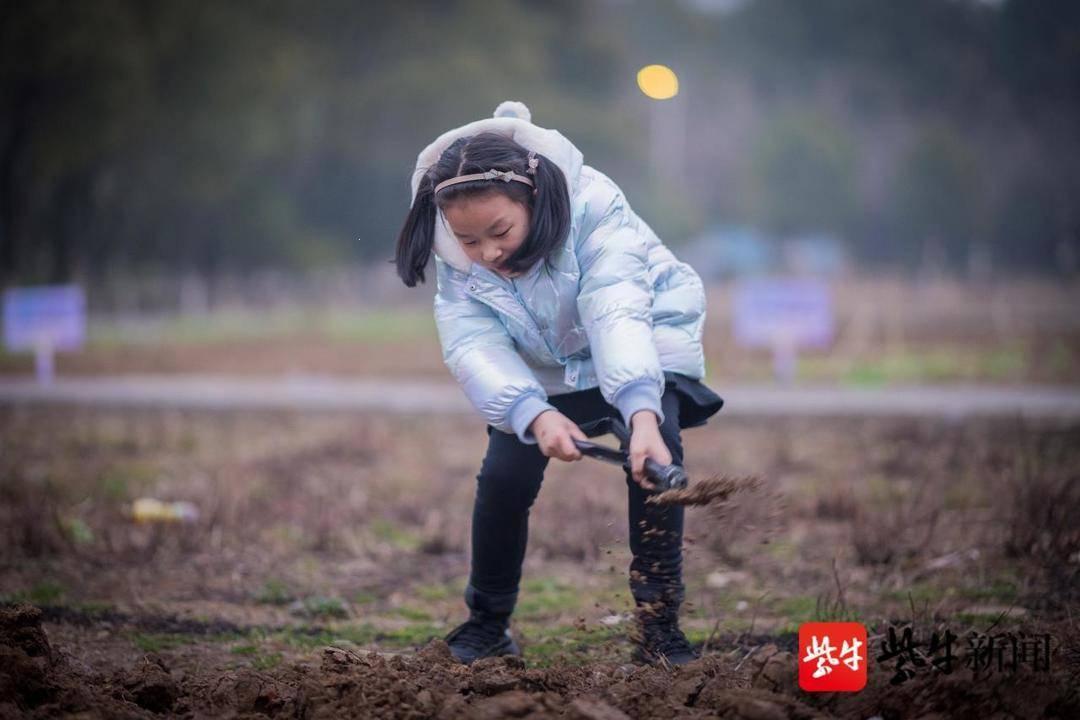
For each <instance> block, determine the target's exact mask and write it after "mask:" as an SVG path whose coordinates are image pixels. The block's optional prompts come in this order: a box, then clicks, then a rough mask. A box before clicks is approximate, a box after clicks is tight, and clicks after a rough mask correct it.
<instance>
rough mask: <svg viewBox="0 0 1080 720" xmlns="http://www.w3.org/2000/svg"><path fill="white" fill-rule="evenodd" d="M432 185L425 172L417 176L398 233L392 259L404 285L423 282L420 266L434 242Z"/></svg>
mask: <svg viewBox="0 0 1080 720" xmlns="http://www.w3.org/2000/svg"><path fill="white" fill-rule="evenodd" d="M434 190H435V185H434V182H433V181H432V179H431V177H430V176H429V175H427V174H425V175H424V177H422V178H421V179H420V185H419V187H417V189H416V199H415V200H413V204H412V207H411V208H409V214H408V216H407V217H406V218H405V225H404V227H402V228H401V234H400V235H398V241H397V252H396V254H395V258H394V262H395V263H396V265H397V274H398V277H400V278H401V281H402V282H404V283H405V285H406V286H408V287H416V283H417V282H418V281H419V282H424V268H425V267H427V264H428V260H429V259H430V258H431V249H432V246H433V245H434V243H435V217H436V209H435V192H434Z"/></svg>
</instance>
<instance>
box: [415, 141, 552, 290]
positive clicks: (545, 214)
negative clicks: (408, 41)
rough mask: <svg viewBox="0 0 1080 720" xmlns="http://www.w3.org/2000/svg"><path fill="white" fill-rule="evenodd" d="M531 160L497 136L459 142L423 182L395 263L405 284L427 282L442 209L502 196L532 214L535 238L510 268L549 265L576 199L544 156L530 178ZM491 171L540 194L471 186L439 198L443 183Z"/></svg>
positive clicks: (481, 183) (504, 185) (492, 183)
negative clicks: (512, 174) (528, 181)
mask: <svg viewBox="0 0 1080 720" xmlns="http://www.w3.org/2000/svg"><path fill="white" fill-rule="evenodd" d="M528 157H529V150H528V149H527V148H525V147H522V146H521V145H519V144H518V143H516V142H514V141H513V140H511V139H510V138H508V137H505V136H503V135H499V134H497V133H492V132H482V133H477V134H476V135H472V136H470V137H464V138H458V139H457V140H455V141H454V143H453V144H452V145H451V146H450V147H448V148H447V149H446V150H445V151H444V152H443V154H442V156H441V157H439V161H438V162H437V163H435V164H434V165H432V166H431V167H429V168H428V169H427V172H425V173H424V176H423V177H422V178H420V185H419V186H418V188H417V190H416V199H415V200H413V204H412V207H411V208H410V209H409V215H408V217H406V218H405V225H404V227H402V228H401V234H400V235H398V241H397V254H396V258H395V262H396V263H397V273H398V276H399V277H400V278H401V280H402V282H404V283H405V284H406V285H407V286H409V287H414V286H415V285H416V283H417V281H419V282H424V268H425V267H426V266H427V263H428V260H429V259H430V257H431V251H432V246H433V244H434V240H435V219H436V208H438V209H439V210H444V209H445V208H446V207H447V206H448V205H450V204H452V203H453V202H454V201H455V200H461V199H464V198H474V197H484V196H487V195H494V194H496V193H501V194H503V195H505V196H507V197H508V198H510V199H511V200H513V201H514V202H517V203H520V204H521V205H524V206H525V208H526V209H527V210H528V211H529V232H528V234H527V235H526V236H525V241H524V242H523V243H522V244H521V247H520V248H518V250H517V252H515V253H514V254H513V255H511V256H510V257H509V258H508V259H507V261H506V268H507V269H508V270H511V271H513V272H524V271H525V270H528V269H529V268H531V267H532V266H533V265H534V264H535V263H536V262H537V261H539V260H541V259H543V260H546V259H547V258H548V255H550V253H551V252H552V250H554V249H555V248H557V247H559V246H560V245H561V244H562V242H563V240H564V239H565V238H566V233H567V232H569V230H570V193H569V191H568V190H567V186H566V177H565V176H564V175H563V173H562V170H560V169H559V168H558V166H557V165H555V163H553V162H552V161H551V160H548V159H547V158H546V157H545V156H543V155H541V154H540V153H537V154H536V157H538V158H539V159H540V163H539V165H538V166H537V168H536V175H532V176H529V175H526V172H525V171H526V169H527V168H528ZM491 169H495V170H500V171H503V172H505V171H507V170H510V171H511V172H515V173H517V174H519V175H525V176H526V177H532V179H533V183H534V184H535V186H536V188H535V189H536V194H535V195H534V194H533V188H531V187H529V186H528V185H526V184H525V183H523V182H517V181H511V182H505V181H503V180H469V181H466V182H462V183H457V184H456V185H450V186H449V187H446V188H444V189H443V190H441V191H439V195H438V197H435V196H434V195H435V194H434V190H435V187H436V186H437V185H438V184H439V183H441V182H442V181H443V180H449V179H450V178H455V177H458V176H459V175H469V174H472V173H482V172H487V171H488V170H491Z"/></svg>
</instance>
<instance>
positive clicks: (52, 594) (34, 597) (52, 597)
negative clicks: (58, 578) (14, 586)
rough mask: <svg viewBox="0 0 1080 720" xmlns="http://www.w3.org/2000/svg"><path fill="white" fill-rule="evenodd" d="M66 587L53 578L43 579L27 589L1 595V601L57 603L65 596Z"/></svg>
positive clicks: (41, 603) (40, 603)
mask: <svg viewBox="0 0 1080 720" xmlns="http://www.w3.org/2000/svg"><path fill="white" fill-rule="evenodd" d="M65 592H66V591H65V590H64V587H63V586H62V585H61V584H60V583H57V582H54V581H52V580H43V581H41V582H39V583H36V584H35V585H33V586H31V587H30V588H29V589H27V590H16V591H15V592H13V593H4V594H2V595H0V602H7V603H19V602H24V603H30V604H31V605H56V604H57V603H59V602H60V600H61V599H62V598H63V597H64V593H65Z"/></svg>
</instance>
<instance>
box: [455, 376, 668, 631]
mask: <svg viewBox="0 0 1080 720" xmlns="http://www.w3.org/2000/svg"><path fill="white" fill-rule="evenodd" d="M548 402H550V403H551V404H552V405H554V406H555V407H556V409H558V410H559V412H561V413H562V414H564V415H566V416H567V417H568V418H570V419H571V420H573V421H574V422H575V423H577V424H578V425H582V424H584V423H587V422H590V421H593V420H597V419H600V418H603V417H620V415H619V413H618V411H617V410H616V409H615V408H614V407H613V406H612V405H610V404H609V403H608V402H606V401H605V400H604V398H603V396H601V394H600V389H599V388H592V389H590V390H581V391H578V392H573V393H566V394H564V395H554V396H552V397H550V398H548ZM661 402H662V407H663V409H664V422H663V423H662V424H661V426H660V435H661V437H663V439H664V443H665V444H666V445H667V447H668V450H670V451H671V457H672V459H673V461H674V462H676V463H679V464H682V461H683V449H682V438H681V436H680V433H679V399H678V395H677V394H676V392H675V391H674V390H672V389H670V388H667V389H665V392H664V395H663V397H662V399H661ZM488 438H489V440H488V450H487V455H486V456H485V457H484V462H483V465H482V466H481V469H480V474H479V475H478V476H477V481H478V484H477V490H476V500H475V503H474V505H473V524H472V570H471V573H470V576H469V586H468V587H467V588H466V591H465V600H466V603H467V604H468V605H469V607H470V608H472V609H473V610H474V611H480V612H487V613H492V614H497V615H505V614H509V613H510V612H512V610H513V607H514V603H515V601H516V599H517V591H518V584H519V583H520V581H521V565H522V562H523V561H524V559H525V546H526V543H527V541H528V536H529V508H530V507H532V504H533V501H534V500H535V499H536V495H537V493H538V492H539V491H540V484H541V482H542V481H543V479H544V469H545V468H546V467H547V464H548V458H547V457H545V456H544V455H543V454H542V453H541V452H540V448H539V446H538V445H526V444H525V443H522V442H521V441H520V440H518V438H517V436H516V435H512V434H508V433H504V432H499V431H497V430H495V429H493V428H492V427H491V426H488ZM582 462H592V461H591V460H588V459H586V460H583V461H582ZM611 467H612V469H614V467H615V466H611ZM626 484H627V487H628V488H629V522H630V550H631V552H632V553H633V556H634V557H633V560H632V561H631V563H630V590H631V592H632V594H633V596H634V599H635V600H636V601H637V603H638V604H639V605H641V604H643V603H649V604H658V605H660V606H663V607H665V608H667V609H668V610H669V611H671V612H673V613H674V612H677V611H678V606H679V604H680V603H681V602H682V599H683V595H684V589H683V584H682V534H683V508H682V507H681V506H661V505H654V504H647V503H646V502H645V498H646V497H647V496H648V493H646V491H645V490H643V489H642V488H641V486H640V485H638V484H637V483H636V482H634V480H633V478H631V477H630V475H629V473H627V474H626ZM650 531H651V532H650Z"/></svg>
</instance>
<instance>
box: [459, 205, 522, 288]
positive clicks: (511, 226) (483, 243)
mask: <svg viewBox="0 0 1080 720" xmlns="http://www.w3.org/2000/svg"><path fill="white" fill-rule="evenodd" d="M443 216H444V217H445V218H446V222H447V223H448V224H449V225H450V230H451V232H453V233H454V236H455V237H457V240H458V242H459V243H461V247H462V248H463V249H464V250H465V254H466V255H468V256H469V259H470V260H472V261H473V262H474V263H480V264H481V265H483V266H484V267H486V268H488V269H490V270H494V271H495V272H497V273H499V274H500V275H503V276H504V277H514V275H515V273H511V272H510V271H509V270H506V269H504V268H502V265H503V263H505V262H506V260H507V259H508V258H509V257H510V256H511V255H513V254H514V253H515V252H516V251H517V249H518V248H519V247H521V244H522V243H523V242H525V238H526V237H527V236H528V234H529V210H528V208H526V207H525V206H524V205H522V204H520V203H517V202H514V201H513V200H511V199H510V198H508V197H507V196H506V195H503V194H502V193H491V194H490V195H484V196H480V197H471V198H464V199H461V200H457V201H455V202H453V203H451V204H450V205H447V206H446V207H445V208H444V209H443Z"/></svg>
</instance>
